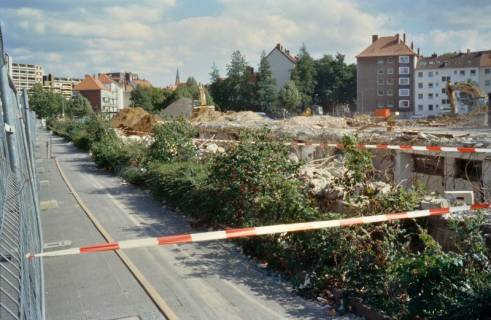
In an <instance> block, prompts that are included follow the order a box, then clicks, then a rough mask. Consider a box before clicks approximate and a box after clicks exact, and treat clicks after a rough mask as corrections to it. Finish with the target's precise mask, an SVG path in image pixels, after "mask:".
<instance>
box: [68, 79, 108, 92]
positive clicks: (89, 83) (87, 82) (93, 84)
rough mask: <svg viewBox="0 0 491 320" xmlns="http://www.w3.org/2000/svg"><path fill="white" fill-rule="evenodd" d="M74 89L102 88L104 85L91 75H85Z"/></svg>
mask: <svg viewBox="0 0 491 320" xmlns="http://www.w3.org/2000/svg"><path fill="white" fill-rule="evenodd" d="M73 90H74V91H90V90H104V85H103V84H102V83H101V82H100V81H99V80H98V79H95V78H94V77H92V76H89V75H85V78H84V79H83V80H82V81H81V82H80V83H79V84H77V85H76V86H75V88H73Z"/></svg>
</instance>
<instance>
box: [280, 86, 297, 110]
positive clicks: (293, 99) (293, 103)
mask: <svg viewBox="0 0 491 320" xmlns="http://www.w3.org/2000/svg"><path fill="white" fill-rule="evenodd" d="M278 98H279V100H280V103H281V105H282V106H283V107H284V108H286V109H287V110H288V111H289V112H292V113H294V112H297V111H298V106H299V105H300V103H301V101H302V96H301V93H300V92H299V90H298V89H297V86H296V85H295V82H294V81H292V80H290V81H288V82H287V83H286V84H285V86H284V87H283V88H282V89H281V90H280V92H279V95H278Z"/></svg>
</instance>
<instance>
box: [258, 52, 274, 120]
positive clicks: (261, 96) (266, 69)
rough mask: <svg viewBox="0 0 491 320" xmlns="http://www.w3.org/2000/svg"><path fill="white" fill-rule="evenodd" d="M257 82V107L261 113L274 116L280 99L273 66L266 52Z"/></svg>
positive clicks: (263, 54)
mask: <svg viewBox="0 0 491 320" xmlns="http://www.w3.org/2000/svg"><path fill="white" fill-rule="evenodd" d="M258 78H259V79H258V82H257V106H258V108H259V110H260V111H262V112H266V113H267V114H274V113H275V110H274V109H275V107H276V106H277V105H276V102H277V97H278V92H277V91H276V81H275V80H274V79H273V74H272V73H271V66H270V65H269V62H268V60H266V54H265V53H264V51H263V52H262V54H261V62H260V63H259V75H258Z"/></svg>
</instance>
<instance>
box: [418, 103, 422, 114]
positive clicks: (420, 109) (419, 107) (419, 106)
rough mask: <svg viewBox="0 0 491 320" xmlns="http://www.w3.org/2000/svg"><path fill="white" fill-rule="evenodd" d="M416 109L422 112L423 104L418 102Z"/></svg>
mask: <svg viewBox="0 0 491 320" xmlns="http://www.w3.org/2000/svg"><path fill="white" fill-rule="evenodd" d="M418 111H420V112H423V105H422V104H418Z"/></svg>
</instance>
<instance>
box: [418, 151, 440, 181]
mask: <svg viewBox="0 0 491 320" xmlns="http://www.w3.org/2000/svg"><path fill="white" fill-rule="evenodd" d="M444 163H445V162H444V160H443V158H441V157H438V156H425V155H421V154H415V155H413V164H414V172H415V173H422V174H428V175H435V176H443V171H444V170H443V166H444Z"/></svg>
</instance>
